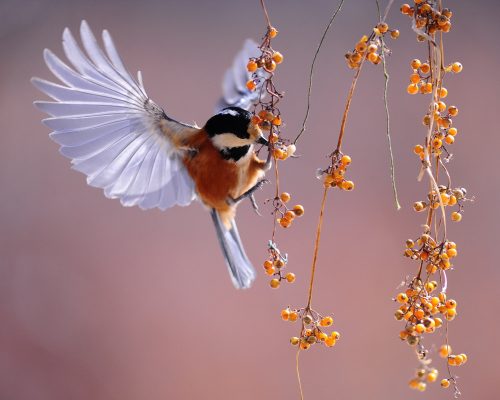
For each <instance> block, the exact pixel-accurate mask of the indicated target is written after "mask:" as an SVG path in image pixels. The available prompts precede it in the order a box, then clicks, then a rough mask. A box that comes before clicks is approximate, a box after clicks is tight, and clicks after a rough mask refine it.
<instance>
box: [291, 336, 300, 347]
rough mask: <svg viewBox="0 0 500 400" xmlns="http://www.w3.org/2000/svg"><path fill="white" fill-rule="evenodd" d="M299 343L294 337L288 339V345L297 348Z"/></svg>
mask: <svg viewBox="0 0 500 400" xmlns="http://www.w3.org/2000/svg"><path fill="white" fill-rule="evenodd" d="M299 342H300V339H299V338H298V337H296V336H294V337H292V338H290V344H291V345H292V346H297V345H298V344H299Z"/></svg>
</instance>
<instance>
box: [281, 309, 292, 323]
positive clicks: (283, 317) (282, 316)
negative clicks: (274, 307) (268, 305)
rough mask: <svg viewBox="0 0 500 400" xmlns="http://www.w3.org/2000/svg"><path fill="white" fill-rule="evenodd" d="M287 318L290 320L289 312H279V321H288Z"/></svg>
mask: <svg viewBox="0 0 500 400" xmlns="http://www.w3.org/2000/svg"><path fill="white" fill-rule="evenodd" d="M288 318H290V310H281V319H282V320H283V321H288Z"/></svg>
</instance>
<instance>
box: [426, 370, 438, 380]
mask: <svg viewBox="0 0 500 400" xmlns="http://www.w3.org/2000/svg"><path fill="white" fill-rule="evenodd" d="M437 377H438V376H437V374H435V373H433V372H429V374H428V375H427V381H428V382H436V380H437Z"/></svg>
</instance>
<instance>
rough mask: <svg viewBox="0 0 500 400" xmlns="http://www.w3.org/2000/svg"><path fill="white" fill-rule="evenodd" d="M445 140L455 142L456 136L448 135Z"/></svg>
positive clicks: (449, 142)
mask: <svg viewBox="0 0 500 400" xmlns="http://www.w3.org/2000/svg"><path fill="white" fill-rule="evenodd" d="M444 141H445V142H446V143H448V144H453V143H454V142H455V138H454V137H453V136H452V135H446V137H445V138H444Z"/></svg>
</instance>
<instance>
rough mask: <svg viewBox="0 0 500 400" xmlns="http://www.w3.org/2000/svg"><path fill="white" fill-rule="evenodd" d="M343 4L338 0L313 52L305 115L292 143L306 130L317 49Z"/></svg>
mask: <svg viewBox="0 0 500 400" xmlns="http://www.w3.org/2000/svg"><path fill="white" fill-rule="evenodd" d="M343 4H344V0H340V3H339V5H338V7H337V9H336V10H335V11H334V13H333V15H332V17H331V18H330V21H329V22H328V25H327V26H326V28H325V30H324V32H323V35H322V36H321V40H320V41H319V44H318V47H317V48H316V52H315V53H314V57H313V60H312V63H311V70H310V71H309V86H308V88H307V107H306V115H305V116H304V121H303V122H302V128H301V129H300V132H299V134H298V135H297V137H296V138H295V139H294V141H293V144H296V143H297V140H299V137H300V136H301V135H302V134H303V133H304V132H305V130H306V123H307V119H308V118H309V111H310V108H311V91H312V80H313V73H314V64H315V63H316V58H317V57H318V54H319V51H320V49H321V47H322V46H323V41H324V40H325V38H326V35H327V33H328V31H329V30H330V27H331V26H332V24H333V21H334V20H335V18H336V17H337V14H338V13H339V11H340V10H341V8H342V5H343Z"/></svg>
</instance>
